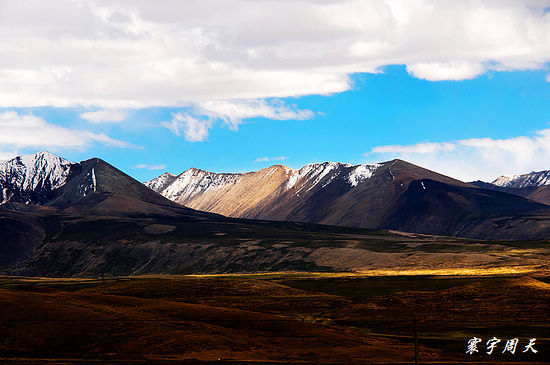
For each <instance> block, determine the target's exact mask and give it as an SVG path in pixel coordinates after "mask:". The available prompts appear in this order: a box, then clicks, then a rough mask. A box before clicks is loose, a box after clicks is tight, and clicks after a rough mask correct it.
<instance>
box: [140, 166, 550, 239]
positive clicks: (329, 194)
mask: <svg viewBox="0 0 550 365" xmlns="http://www.w3.org/2000/svg"><path fill="white" fill-rule="evenodd" d="M170 180H173V181H172V182H171V183H169V184H166V182H167V181H166V175H161V176H160V177H159V178H157V179H154V180H152V181H150V182H147V183H146V185H148V186H150V187H160V186H162V187H163V188H162V189H160V188H159V189H158V190H157V191H158V192H160V193H161V194H162V195H164V196H165V197H167V198H169V199H171V200H173V201H175V202H178V203H180V204H183V205H185V206H188V207H190V208H193V209H198V210H204V211H209V212H213V213H219V214H223V215H226V216H231V217H240V218H253V219H271V220H281V221H300V222H310V223H321V224H331V225H340V226H348V227H364V228H376V229H380V228H382V229H396V230H404V231H410V232H418V233H428V234H440V235H453V236H460V235H462V236H468V237H474V236H475V237H485V238H489V237H500V236H499V235H500V234H501V232H500V231H499V229H494V228H491V229H489V228H487V227H492V226H491V225H490V224H489V223H488V222H489V221H491V220H492V219H496V218H497V217H500V218H502V217H503V216H505V217H508V218H510V219H512V220H515V219H518V218H517V216H519V215H521V216H523V217H524V219H528V218H525V217H526V216H530V215H533V217H534V216H537V215H538V214H539V213H538V212H540V211H543V210H545V209H548V206H546V205H542V204H537V203H535V202H532V201H529V200H526V199H522V198H518V197H517V196H514V195H510V194H506V193H497V192H494V191H491V190H485V189H480V188H478V187H476V186H474V185H472V184H467V183H464V182H462V181H458V180H455V179H452V178H450V177H447V176H444V175H441V174H438V173H436V172H433V171H430V170H427V169H424V168H422V167H419V166H416V165H413V164H410V163H408V162H405V161H402V160H393V161H388V162H384V163H380V164H371V165H349V164H343V163H337V162H324V163H316V164H309V165H306V166H304V167H303V168H301V169H298V170H292V169H290V168H288V167H285V166H281V165H275V166H272V167H269V168H265V169H262V170H260V171H256V172H250V173H244V174H234V173H232V174H224V173H221V174H219V173H212V172H207V171H203V170H198V169H195V168H192V169H189V170H187V171H185V172H183V173H181V174H180V175H178V176H177V177H176V178H175V179H173V177H170ZM533 219H534V218H533ZM525 226H526V225H525ZM479 227H485V228H486V230H487V231H483V229H481V228H479ZM502 229H503V230H504V228H502ZM512 231H513V233H512ZM474 232H475V233H474ZM507 234H508V235H510V234H511V235H512V236H514V235H515V237H520V236H524V235H525V234H527V233H524V232H521V229H518V228H514V229H512V230H508V231H507ZM512 236H510V237H511V238H512Z"/></svg>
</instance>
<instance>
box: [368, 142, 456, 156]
mask: <svg viewBox="0 0 550 365" xmlns="http://www.w3.org/2000/svg"><path fill="white" fill-rule="evenodd" d="M455 149H456V146H455V145H454V144H453V143H449V142H443V143H438V142H423V143H417V144H413V145H408V146H400V145H390V146H378V147H374V148H373V149H372V151H371V153H400V154H409V153H417V154H425V153H434V152H439V151H454V150H455Z"/></svg>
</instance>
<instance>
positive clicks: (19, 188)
mask: <svg viewBox="0 0 550 365" xmlns="http://www.w3.org/2000/svg"><path fill="white" fill-rule="evenodd" d="M72 165H74V163H73V162H71V161H69V160H66V159H64V158H61V157H59V156H56V155H54V154H52V153H49V152H46V151H41V152H38V153H35V154H33V155H25V156H17V157H14V158H12V159H11V160H8V161H4V162H3V163H0V188H1V196H0V198H1V200H2V202H3V203H5V202H7V201H9V200H10V199H11V198H12V197H13V196H15V195H18V196H20V197H21V199H22V200H23V202H25V203H38V201H35V200H36V199H35V198H33V196H36V195H40V194H47V193H48V192H51V191H53V190H55V189H58V188H60V187H61V186H63V185H64V184H65V183H66V181H67V177H68V175H69V172H70V170H71V166H72Z"/></svg>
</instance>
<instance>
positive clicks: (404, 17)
mask: <svg viewBox="0 0 550 365" xmlns="http://www.w3.org/2000/svg"><path fill="white" fill-rule="evenodd" d="M549 5H550V2H549V1H511V0H502V1H495V0H479V1H450V0H448V1H440V0H437V1H436V0H433V1H429V0H393V1H389V0H387V1H381V0H349V1H331V0H327V1H316V0H309V1H307V0H304V1H246V0H225V1H213V0H189V1H179V2H174V1H169V0H157V1H154V2H151V1H139V0H118V1H112V0H109V1H107V0H95V1H91V0H90V1H86V0H82V1H68V0H52V1H47V2H46V1H41V0H30V1H25V2H17V1H11V2H4V3H2V12H1V13H0V45H1V47H0V60H1V61H0V107H30V106H43V105H50V106H57V107H66V106H73V105H84V106H95V107H99V108H108V109H109V108H144V107H149V106H183V105H189V104H190V103H201V102H207V101H210V100H237V99H265V98H276V97H288V96H298V95H308V94H331V93H338V92H342V91H345V90H348V89H349V88H350V86H351V85H350V79H349V77H348V75H349V74H350V73H355V72H376V71H377V70H379V69H380V67H381V66H384V65H389V64H405V65H407V69H408V70H409V72H410V73H411V74H412V75H414V76H416V77H420V78H424V79H427V80H461V79H467V78H472V77H475V76H476V75H479V74H481V73H483V72H486V71H489V70H524V69H532V68H540V67H542V66H543V65H544V64H545V63H546V62H549V61H550V13H549V12H548V11H545V10H544V8H545V7H547V6H549ZM229 120H230V122H231V119H229Z"/></svg>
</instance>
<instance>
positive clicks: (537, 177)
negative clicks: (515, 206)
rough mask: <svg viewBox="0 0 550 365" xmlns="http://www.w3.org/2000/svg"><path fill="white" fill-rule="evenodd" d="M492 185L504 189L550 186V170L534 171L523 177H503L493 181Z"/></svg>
mask: <svg viewBox="0 0 550 365" xmlns="http://www.w3.org/2000/svg"><path fill="white" fill-rule="evenodd" d="M492 184H493V185H497V186H500V187H504V188H525V187H527V186H542V185H550V170H545V171H533V172H530V173H528V174H522V175H503V176H500V177H499V178H497V179H496V180H495V181H493V182H492Z"/></svg>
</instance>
